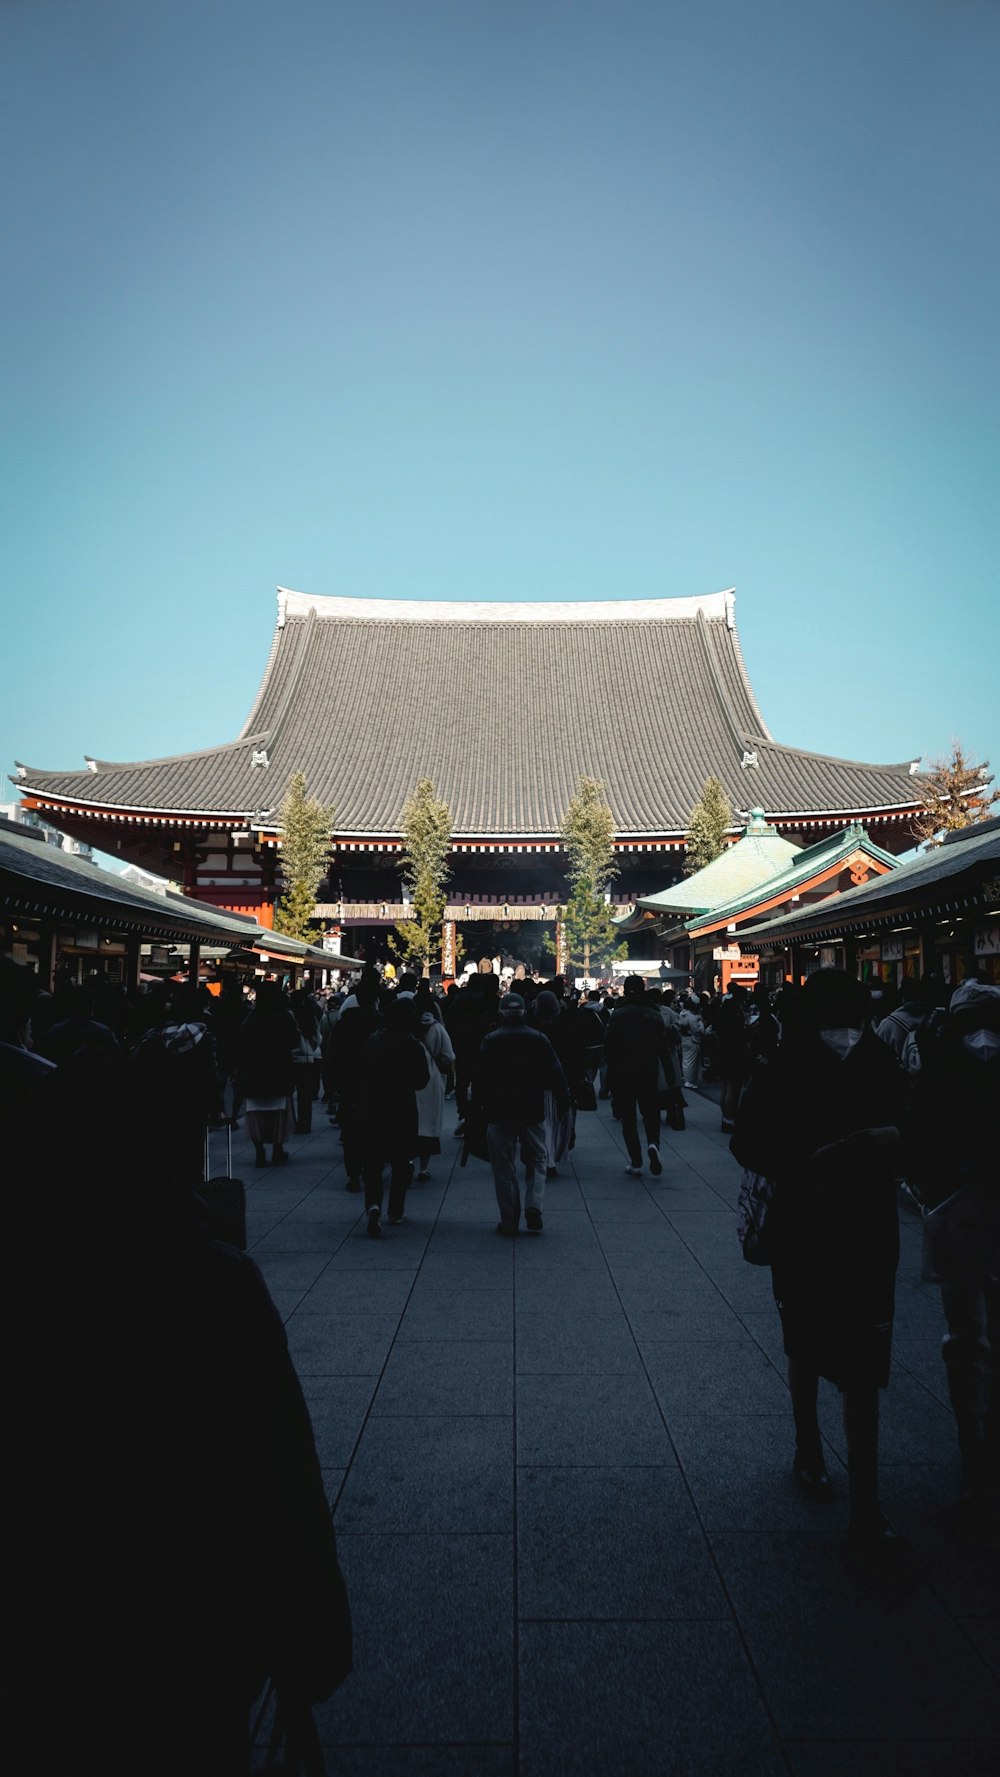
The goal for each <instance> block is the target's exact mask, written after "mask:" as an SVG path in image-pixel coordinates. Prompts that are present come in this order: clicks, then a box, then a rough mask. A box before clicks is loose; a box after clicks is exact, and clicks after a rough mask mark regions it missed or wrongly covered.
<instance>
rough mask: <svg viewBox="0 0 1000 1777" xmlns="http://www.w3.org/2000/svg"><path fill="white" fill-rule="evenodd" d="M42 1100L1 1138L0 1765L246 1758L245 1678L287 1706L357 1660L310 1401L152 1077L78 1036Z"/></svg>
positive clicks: (194, 1770) (158, 1775)
mask: <svg viewBox="0 0 1000 1777" xmlns="http://www.w3.org/2000/svg"><path fill="white" fill-rule="evenodd" d="M42 1100H43V1102H42V1110H41V1114H42V1115H43V1116H44V1119H45V1121H44V1127H45V1129H46V1131H47V1139H46V1141H45V1142H38V1141H37V1139H32V1137H33V1136H34V1134H35V1132H36V1130H37V1124H35V1123H32V1124H31V1125H30V1126H29V1128H27V1129H26V1131H25V1138H26V1139H25V1140H24V1143H23V1146H22V1149H21V1151H20V1152H19V1153H17V1154H16V1156H15V1155H10V1154H9V1155H8V1158H9V1159H11V1160H12V1161H13V1164H14V1167H15V1173H14V1176H16V1177H17V1178H18V1181H19V1187H20V1188H19V1189H18V1190H17V1191H16V1192H13V1193H11V1197H12V1199H13V1200H12V1201H11V1202H10V1203H9V1204H8V1211H9V1216H8V1228H7V1231H8V1235H9V1236H10V1238H11V1240H12V1242H13V1248H12V1250H14V1251H15V1252H16V1253H17V1265H16V1266H11V1267H8V1277H7V1280H6V1282H5V1288H4V1292H3V1304H4V1312H5V1314H6V1315H7V1318H8V1324H7V1326H6V1327H5V1329H4V1341H5V1349H6V1350H7V1352H8V1355H9V1356H10V1358H11V1359H12V1360H13V1361H12V1362H11V1363H10V1364H9V1365H8V1374H7V1380H6V1388H7V1394H6V1401H5V1412H4V1424H5V1428H6V1431H7V1450H6V1458H5V1474H4V1479H5V1483H6V1490H7V1498H8V1511H7V1514H6V1515H5V1523H6V1527H7V1528H6V1547H5V1551H4V1606H5V1612H6V1617H7V1622H8V1625H9V1627H10V1629H11V1630H12V1633H11V1634H10V1635H9V1637H8V1646H7V1648H6V1649H5V1658H4V1661H3V1681H2V1682H3V1706H4V1724H5V1735H4V1751H5V1755H6V1758H7V1762H8V1765H9V1767H10V1769H11V1770H17V1771H29V1770H30V1771H38V1772H58V1771H69V1770H72V1769H74V1768H77V1767H78V1766H79V1765H80V1764H81V1748H85V1749H87V1753H86V1757H85V1758H83V1760H82V1762H84V1763H87V1764H90V1765H93V1766H94V1768H95V1769H99V1770H100V1771H101V1773H102V1777H137V1774H138V1773H142V1777H176V1773H178V1772H184V1773H185V1777H245V1774H246V1772H247V1771H248V1770H249V1768H250V1763H249V1761H250V1745H249V1725H250V1714H251V1707H252V1705H253V1702H254V1699H255V1697H256V1696H257V1695H258V1694H259V1693H260V1691H261V1688H262V1686H263V1684H264V1681H265V1680H266V1679H267V1678H268V1677H270V1678H272V1679H273V1680H274V1681H275V1683H276V1685H277V1687H278V1689H279V1691H280V1693H281V1695H282V1698H283V1701H284V1703H285V1705H286V1707H287V1709H288V1711H289V1713H290V1714H296V1713H297V1712H298V1711H299V1710H300V1709H301V1708H303V1707H304V1706H307V1705H309V1704H311V1703H314V1702H318V1701H320V1700H321V1699H323V1698H326V1697H328V1696H329V1695H330V1694H331V1692H332V1691H333V1689H334V1688H335V1687H336V1686H337V1685H338V1684H339V1683H340V1682H341V1681H342V1680H343V1679H344V1678H345V1677H346V1675H347V1673H348V1672H349V1671H350V1667H351V1625H350V1613H349V1609H348V1604H347V1596H346V1591H345V1587H344V1582H343V1579H342V1576H341V1573H340V1569H339V1566H338V1562H337V1546H336V1539H335V1536H334V1531H333V1526H332V1522H331V1518H330V1511H329V1507H328V1504H327V1501H326V1499H325V1496H324V1488H323V1478H322V1474H321V1471H320V1468H319V1463H318V1461H317V1457H316V1450H315V1445H314V1442H313V1435H312V1428H311V1425H310V1421H309V1415H308V1410H307V1408H306V1404H305V1401H304V1399H303V1397H302V1391H301V1389H300V1387H299V1383H298V1379H297V1377H296V1375H295V1371H294V1369H293V1367H292V1363H291V1360H290V1357H289V1354H288V1348H287V1343H286V1340H285V1334H284V1330H283V1328H282V1325H281V1320H280V1318H279V1316H278V1313H277V1311H276V1309H275V1307H274V1305H273V1303H272V1302H271V1299H270V1297H269V1295H268V1292H267V1288H266V1286H265V1284H264V1280H263V1278H262V1277H261V1275H260V1272H259V1271H258V1269H257V1267H256V1266H255V1265H254V1264H253V1262H252V1261H251V1260H250V1259H249V1258H247V1257H246V1256H245V1255H244V1254H242V1253H240V1252H237V1251H236V1250H235V1249H234V1248H232V1247H227V1246H223V1245H221V1244H219V1243H218V1242H216V1241H214V1240H213V1239H212V1237H211V1234H210V1232H209V1231H208V1229H207V1228H206V1226H205V1225H204V1223H203V1221H202V1212H201V1208H200V1206H199V1202H198V1199H197V1197H196V1195H195V1193H194V1192H193V1191H191V1190H189V1189H187V1188H186V1187H185V1186H184V1185H182V1184H181V1183H180V1182H179V1176H178V1165H177V1162H178V1156H179V1153H180V1152H181V1150H182V1148H183V1132H182V1131H179V1130H177V1129H176V1128H175V1126H174V1124H173V1122H172V1120H171V1117H170V1114H169V1113H170V1107H169V1105H168V1104H167V1103H165V1102H161V1100H160V1098H159V1082H158V1077H157V1076H156V1075H155V1074H154V1073H152V1072H150V1071H148V1070H145V1069H144V1068H143V1067H142V1066H141V1064H139V1063H138V1061H137V1060H136V1058H128V1057H125V1056H123V1055H120V1054H116V1053H114V1052H111V1053H106V1052H104V1053H97V1052H94V1051H90V1052H86V1053H84V1054H83V1055H81V1056H80V1057H78V1058H76V1059H75V1060H71V1061H69V1062H67V1063H66V1064H65V1065H64V1066H63V1067H60V1068H59V1069H58V1070H54V1071H53V1073H52V1076H51V1080H46V1082H45V1083H44V1087H43V1089H42ZM108 1103H113V1104H114V1105H115V1106H116V1107H117V1114H116V1116H115V1117H114V1118H112V1119H109V1118H108V1116H107V1112H106V1106H107V1104H108ZM152 1131H156V1132H157V1133H156V1135H155V1138H154V1136H153V1135H152V1133H151V1132H152ZM68 1450H71V1451H72V1452H73V1468H74V1476H73V1483H72V1485H71V1486H67V1484H66V1453H67V1451H68Z"/></svg>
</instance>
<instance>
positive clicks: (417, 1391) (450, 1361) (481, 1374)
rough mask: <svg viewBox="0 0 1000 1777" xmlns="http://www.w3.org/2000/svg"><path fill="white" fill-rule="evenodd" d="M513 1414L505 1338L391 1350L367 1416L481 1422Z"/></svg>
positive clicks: (510, 1364)
mask: <svg viewBox="0 0 1000 1777" xmlns="http://www.w3.org/2000/svg"><path fill="white" fill-rule="evenodd" d="M513 1411H514V1360H513V1352H512V1350H511V1342H510V1338H509V1337H508V1338H505V1339H428V1340H424V1341H416V1340H415V1341H412V1342H411V1343H409V1344H405V1345H397V1346H396V1348H395V1350H394V1351H393V1353H392V1356H391V1357H390V1359H389V1362H388V1364H387V1366H386V1370H385V1374H384V1376H383V1377H382V1380H381V1382H380V1384H379V1388H378V1393H377V1394H376V1396H375V1402H374V1406H373V1408H372V1412H373V1413H377V1414H394V1415H399V1414H403V1415H408V1416H410V1417H411V1418H412V1416H413V1415H414V1414H439V1413H440V1414H451V1415H473V1416H479V1417H483V1416H484V1415H491V1414H505V1413H506V1414H512V1413H513Z"/></svg>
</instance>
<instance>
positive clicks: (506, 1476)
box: [337, 1416, 514, 1534]
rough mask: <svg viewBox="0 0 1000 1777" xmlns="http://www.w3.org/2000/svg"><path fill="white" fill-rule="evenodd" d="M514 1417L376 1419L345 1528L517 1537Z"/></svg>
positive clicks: (353, 1482)
mask: <svg viewBox="0 0 1000 1777" xmlns="http://www.w3.org/2000/svg"><path fill="white" fill-rule="evenodd" d="M512 1462H513V1424H512V1421H511V1419H509V1418H489V1419H487V1418H480V1419H476V1418H471V1417H469V1416H464V1417H454V1418H421V1419H416V1418H410V1419H404V1418H393V1417H385V1418H382V1419H377V1418H375V1417H374V1416H373V1417H372V1418H370V1419H369V1421H368V1424H367V1426H366V1427H365V1435H364V1438H363V1440H362V1443H361V1448H360V1450H359V1452H358V1454H357V1455H356V1457H355V1458H354V1461H353V1463H352V1464H351V1472H350V1474H349V1475H348V1478H347V1482H346V1485H345V1487H344V1491H343V1493H342V1495H341V1499H340V1505H339V1507H338V1510H337V1529H338V1531H339V1530H340V1529H341V1528H343V1529H344V1530H345V1531H346V1530H357V1531H371V1532H375V1531H378V1530H381V1531H383V1532H387V1531H391V1532H396V1531H441V1532H448V1533H452V1532H462V1533H464V1534H469V1533H470V1532H482V1533H496V1534H509V1533H510V1530H511V1524H512V1513H513V1500H514V1491H513V1470H512Z"/></svg>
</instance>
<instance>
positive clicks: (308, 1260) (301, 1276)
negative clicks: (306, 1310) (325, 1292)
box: [250, 1248, 330, 1292]
mask: <svg viewBox="0 0 1000 1777" xmlns="http://www.w3.org/2000/svg"><path fill="white" fill-rule="evenodd" d="M250 1257H251V1258H252V1259H253V1262H254V1264H255V1265H258V1266H259V1267H260V1270H261V1271H262V1273H263V1275H264V1281H265V1283H266V1284H267V1287H268V1289H269V1290H275V1289H277V1290H292V1289H298V1290H301V1291H303V1292H305V1291H306V1290H308V1289H311V1288H312V1286H313V1284H314V1283H315V1282H316V1279H317V1278H318V1277H319V1276H321V1274H322V1273H323V1272H324V1271H325V1270H326V1267H327V1264H328V1263H329V1259H330V1255H329V1253H302V1252H293V1253H268V1252H261V1251H260V1249H259V1248H257V1249H255V1251H254V1252H252V1253H251V1254H250Z"/></svg>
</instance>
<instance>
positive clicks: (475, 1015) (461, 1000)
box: [444, 972, 495, 1135]
mask: <svg viewBox="0 0 1000 1777" xmlns="http://www.w3.org/2000/svg"><path fill="white" fill-rule="evenodd" d="M484 981H485V976H484V975H482V974H481V973H479V972H477V973H476V974H474V975H469V976H468V977H467V978H466V983H465V986H464V987H457V988H456V989H455V991H454V993H449V995H448V1003H447V1005H446V1007H445V1014H444V1017H445V1024H446V1025H447V1027H448V1035H449V1036H450V1037H451V1042H452V1047H453V1049H454V1051H455V1109H456V1111H457V1112H458V1122H457V1124H456V1126H455V1134H456V1135H462V1134H463V1133H464V1130H465V1113H466V1110H467V1109H468V1103H469V1085H470V1082H471V1079H472V1069H473V1067H474V1065H475V1060H476V1056H477V1055H478V1054H479V1045H480V1043H481V1042H482V1040H483V1038H484V1036H485V1035H486V1032H487V1031H488V1030H490V1029H491V1028H492V1025H493V1023H494V1022H495V1020H494V1019H493V1007H492V1004H491V1003H490V1002H489V1001H488V1000H487V997H486V989H485V987H484Z"/></svg>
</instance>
